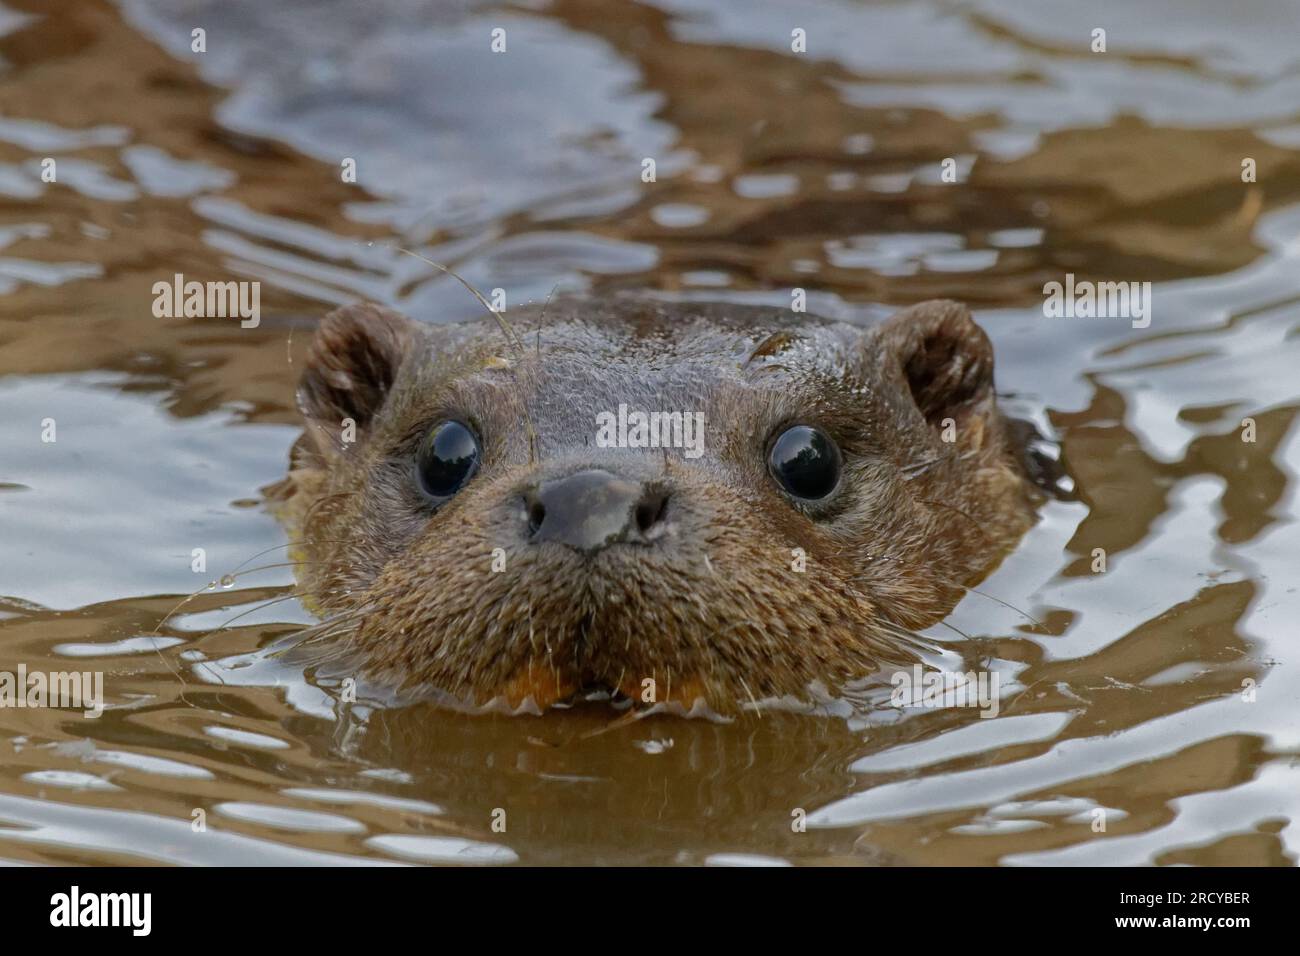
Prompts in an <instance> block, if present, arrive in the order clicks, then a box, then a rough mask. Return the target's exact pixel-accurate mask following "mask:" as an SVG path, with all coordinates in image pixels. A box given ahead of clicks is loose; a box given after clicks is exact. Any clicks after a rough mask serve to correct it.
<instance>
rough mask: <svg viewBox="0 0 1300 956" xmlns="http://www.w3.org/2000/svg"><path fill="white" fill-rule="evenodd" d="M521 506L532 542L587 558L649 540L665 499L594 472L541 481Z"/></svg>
mask: <svg viewBox="0 0 1300 956" xmlns="http://www.w3.org/2000/svg"><path fill="white" fill-rule="evenodd" d="M524 503H525V505H526V507H527V510H528V532H529V535H530V537H531V539H532V540H533V541H555V542H557V543H559V544H567V545H568V546H569V547H571V548H577V549H578V550H579V551H585V552H588V553H590V552H593V551H599V550H600V549H601V548H603V547H605V546H606V545H610V544H614V543H615V542H618V541H625V542H633V543H641V544H644V543H648V542H649V541H651V540H652V539H653V537H654V536H655V532H656V530H657V529H658V528H659V527H660V522H661V520H662V518H663V513H664V506H665V505H666V504H667V503H668V494H667V493H666V492H664V491H660V490H656V489H652V488H647V487H646V486H645V485H643V484H642V483H640V482H638V481H629V480H628V479H626V478H619V477H618V476H617V475H611V474H610V473H609V472H607V471H601V470H599V469H594V468H593V469H588V470H587V471H579V472H577V473H576V474H572V475H569V476H567V477H565V478H556V479H554V480H552V481H547V482H543V483H542V485H541V486H540V487H538V488H536V489H534V490H532V491H530V492H528V493H527V494H526V495H524Z"/></svg>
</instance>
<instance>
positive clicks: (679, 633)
mask: <svg viewBox="0 0 1300 956" xmlns="http://www.w3.org/2000/svg"><path fill="white" fill-rule="evenodd" d="M539 311H540V310H538V309H528V310H523V311H521V312H519V313H517V314H516V313H512V314H511V315H510V320H511V323H512V324H513V325H514V327H515V329H516V330H517V331H518V333H519V335H520V338H521V339H522V341H523V342H524V343H526V346H525V348H524V350H523V351H522V352H520V351H519V350H518V348H517V346H515V345H512V344H511V342H510V341H509V340H507V339H506V338H505V337H504V336H503V335H502V334H501V331H500V329H499V328H498V326H497V325H496V324H495V323H494V322H493V321H492V320H491V319H490V318H485V319H481V320H476V321H473V322H467V323H461V324H457V325H445V326H434V325H422V324H418V323H414V322H411V321H410V320H407V319H405V318H403V317H401V316H400V315H398V314H396V313H394V312H391V311H389V310H386V309H382V308H380V307H378V306H372V305H358V306H351V307H348V308H345V309H341V310H339V311H337V312H335V313H333V314H332V315H330V316H329V317H328V318H327V319H326V320H325V322H324V324H323V325H322V327H321V329H320V331H319V332H318V333H317V337H316V340H315V342H314V343H313V347H312V352H311V356H310V359H309V364H308V368H307V371H306V372H305V373H304V376H303V381H302V385H301V389H300V400H301V404H302V408H303V412H304V415H305V416H306V419H307V423H308V431H307V434H306V435H305V436H304V440H303V441H302V442H300V445H299V448H298V451H297V453H296V454H295V462H294V467H293V469H292V470H291V473H290V480H289V482H288V485H289V486H290V487H291V488H292V489H293V495H292V498H291V507H289V508H288V509H287V515H288V520H289V523H290V525H291V527H292V528H293V529H294V531H295V533H296V534H297V535H298V537H299V538H300V540H301V548H302V552H303V555H302V556H303V557H304V559H305V561H306V563H305V565H304V567H303V569H302V571H301V573H300V580H301V584H302V587H303V590H304V591H305V593H306V595H307V597H308V599H309V601H310V603H311V605H312V606H313V607H314V608H315V609H316V610H317V611H318V612H319V613H321V614H322V615H323V616H326V617H330V616H335V615H339V618H338V620H339V625H338V626H336V627H333V628H331V629H330V633H331V637H330V641H331V642H332V645H333V646H335V647H336V648H337V649H338V650H339V651H340V652H346V653H349V654H352V655H354V656H356V657H357V658H358V659H359V661H360V666H361V669H362V671H363V672H364V673H365V674H366V675H367V676H369V677H370V678H372V679H376V680H379V681H383V682H387V683H391V684H394V685H397V686H400V687H404V688H437V689H439V690H442V691H446V692H449V693H451V694H453V695H456V696H457V697H459V698H463V699H467V700H470V701H473V702H476V703H480V704H481V703H486V702H487V701H489V700H491V699H493V698H503V699H505V700H506V701H507V702H508V703H510V704H511V705H517V704H519V703H520V702H522V701H524V700H525V699H527V698H529V697H531V698H533V700H534V701H535V702H536V704H538V705H539V706H542V707H545V706H548V705H550V704H552V703H555V702H557V701H562V700H563V699H565V698H566V697H569V696H571V695H573V694H574V693H576V692H578V691H580V690H584V689H588V688H591V687H604V688H607V689H610V690H618V691H622V692H623V693H625V694H627V695H628V696H630V697H632V698H633V699H635V700H640V699H642V688H643V684H642V682H643V680H645V679H646V678H651V679H653V680H654V681H655V686H656V699H657V700H660V701H663V700H672V701H677V702H680V703H683V704H685V705H689V704H691V703H692V702H693V701H694V700H695V699H696V698H697V697H700V698H704V699H705V701H706V702H708V703H709V704H710V705H712V706H713V707H715V708H718V709H722V710H727V709H732V708H734V707H735V705H736V704H737V703H738V702H742V701H745V700H750V699H760V698H764V697H771V696H781V695H794V696H796V697H806V695H807V691H808V687H809V685H810V684H812V683H814V682H819V683H820V684H822V685H825V686H827V687H828V688H830V689H832V690H833V689H834V688H836V687H838V686H839V685H841V684H842V683H843V682H845V681H849V680H851V679H853V678H857V677H862V676H866V675H867V674H869V673H871V672H872V671H874V670H876V669H878V668H879V667H880V666H881V665H882V664H884V663H886V662H895V663H903V662H907V661H909V660H910V659H911V655H910V653H909V649H908V641H907V640H906V631H907V630H909V629H914V628H919V627H924V626H928V625H930V624H932V623H934V622H935V621H937V620H939V619H941V618H942V617H943V616H944V615H945V614H946V613H947V612H948V611H949V610H950V609H951V607H952V605H953V604H954V603H955V602H956V600H957V599H958V598H959V597H960V595H961V593H962V590H963V587H964V586H966V585H969V584H973V583H974V582H975V581H977V580H978V579H979V578H981V577H982V576H984V575H985V574H986V573H987V572H988V571H989V570H990V569H991V567H992V566H994V565H995V564H996V563H997V562H998V561H999V560H1001V557H1002V556H1003V554H1004V553H1005V552H1006V550H1007V549H1009V548H1010V547H1011V546H1012V545H1013V544H1014V543H1015V542H1016V541H1017V540H1018V538H1019V537H1020V535H1021V534H1023V532H1024V531H1025V530H1026V529H1027V528H1028V526H1029V525H1030V523H1031V522H1032V521H1033V497H1034V496H1033V492H1032V490H1031V487H1030V485H1029V483H1028V482H1027V480H1026V478H1025V475H1024V472H1023V469H1022V468H1021V466H1020V464H1019V457H1018V450H1017V449H1016V448H1014V447H1012V443H1011V441H1010V439H1009V438H1008V434H1007V429H1006V427H1005V423H1004V422H1003V420H1002V418H1001V417H1000V415H999V413H998V411H997V408H996V404H995V399H994V392H993V356H992V350H991V347H990V345H989V342H988V340H987V338H986V337H985V336H984V333H983V332H982V331H980V329H979V328H978V327H977V326H976V325H975V324H974V323H973V322H972V321H971V319H970V316H969V313H968V312H967V311H966V309H965V308H964V307H962V306H960V305H958V304H956V303H953V302H928V303H924V304H922V305H919V306H915V307H913V308H911V309H908V310H906V311H904V312H902V313H899V314H898V315H896V316H894V317H893V318H892V319H890V320H888V321H887V322H885V323H883V324H881V325H879V326H876V327H871V328H863V327H859V326H854V325H849V324H845V323H837V322H830V321H826V320H822V319H817V318H814V317H809V316H799V315H791V314H788V313H783V312H781V311H779V310H775V309H759V308H752V307H743V306H730V305H722V304H707V305H700V304H681V303H677V304H673V303H666V302H660V301H655V300H649V299H644V298H635V297H612V298H603V299H565V300H558V301H555V302H552V303H551V304H550V306H549V308H548V309H547V310H546V312H545V316H544V317H542V316H540V315H539ZM539 335H540V338H539ZM620 402H625V403H627V404H628V406H629V408H632V409H643V410H646V411H668V412H671V411H683V412H688V411H689V412H703V413H704V415H705V422H706V428H705V444H704V455H703V456H702V457H700V458H698V459H695V460H690V459H687V458H685V457H684V456H683V455H682V452H681V451H680V450H670V451H668V452H665V451H663V450H660V449H645V450H640V449H622V448H613V449H604V448H598V447H596V442H595V434H596V426H595V416H596V414H597V413H598V412H600V411H615V410H616V409H617V407H618V405H619V403H620ZM345 418H351V419H353V420H355V422H356V427H357V439H358V440H357V441H356V442H355V443H354V444H350V445H343V444H341V443H340V429H341V427H342V423H343V419H345ZM446 418H457V419H460V420H462V421H465V422H467V423H469V424H471V425H472V426H473V427H474V429H475V430H476V431H477V433H478V435H479V437H480V441H481V443H482V447H483V463H482V467H481V469H480V471H479V473H478V474H477V475H476V476H475V477H474V478H473V479H472V480H471V481H470V482H469V483H468V484H467V485H466V486H465V487H464V488H463V489H462V490H461V491H460V492H459V493H458V494H457V495H456V496H455V497H453V498H452V499H451V500H450V501H449V502H447V503H446V504H445V505H443V506H441V507H440V508H437V509H436V510H435V509H434V508H433V507H432V506H431V505H430V504H429V503H428V502H427V501H426V500H425V499H424V498H423V496H422V495H421V493H420V491H419V490H418V488H417V485H416V482H415V478H414V465H413V457H414V452H415V448H416V445H417V444H418V443H419V441H420V439H421V438H422V437H423V436H424V435H425V434H426V433H427V431H428V430H429V429H430V428H431V427H432V426H434V425H435V424H437V423H438V422H440V421H442V420H444V419H446ZM946 419H952V420H953V424H954V425H955V430H956V441H955V443H945V442H944V441H942V440H941V430H942V428H943V425H944V421H945V420H946ZM796 423H803V424H812V425H817V426H819V427H820V428H822V429H823V430H824V431H825V432H826V433H827V434H828V435H830V436H831V437H832V438H833V439H834V440H835V441H836V442H837V443H838V444H839V446H840V448H841V449H842V452H843V458H844V472H843V479H842V481H841V485H840V488H839V490H838V491H836V492H835V493H834V494H833V495H831V496H830V498H829V499H827V500H826V501H825V502H824V503H820V504H818V505H816V506H809V505H806V504H802V503H795V502H794V501H793V500H792V499H790V498H788V497H787V496H786V495H785V494H784V493H783V492H782V491H781V489H780V488H779V486H778V485H777V484H776V483H775V481H774V480H773V479H772V477H771V476H770V475H769V474H768V472H767V468H766V453H767V447H768V443H769V441H770V440H771V438H772V436H773V435H774V433H775V432H776V431H779V430H780V429H781V428H782V427H785V426H787V425H790V424H796ZM530 428H531V429H532V430H533V431H534V433H535V441H530V437H529V431H530ZM530 446H533V447H530ZM591 467H600V468H604V469H606V470H609V471H612V472H614V473H616V474H618V475H620V476H624V477H627V478H629V479H632V480H641V481H654V482H656V483H657V484H660V485H662V486H664V487H665V488H667V489H668V490H669V492H670V498H669V505H668V509H669V510H668V511H667V513H666V514H665V519H664V520H665V522H666V526H667V532H668V533H666V534H665V535H664V536H663V537H661V538H660V539H659V540H657V541H655V542H654V543H653V544H652V545H649V546H647V545H645V544H630V543H629V544H616V545H612V546H610V547H607V548H605V549H604V550H602V551H599V552H597V553H596V554H594V555H590V556H584V555H582V554H581V553H579V552H577V551H573V550H570V549H568V548H566V547H564V546H563V545H560V544H556V543H554V542H543V543H537V542H533V541H529V540H527V535H526V533H525V531H524V526H525V517H524V508H523V505H522V500H523V495H524V494H525V493H527V491H528V490H529V489H530V488H533V487H535V486H536V485H537V484H539V483H540V482H541V481H543V480H546V479H551V478H555V477H557V476H562V475H567V474H572V473H573V472H575V471H578V470H581V469H584V468H591ZM496 548H501V549H503V550H504V552H505V555H506V567H505V570H504V571H501V572H499V573H497V572H493V570H492V567H491V566H492V555H493V549H496ZM796 548H800V549H803V551H804V552H805V553H806V556H807V567H806V570H805V571H803V572H798V571H795V570H793V569H792V562H793V561H794V552H793V549H796Z"/></svg>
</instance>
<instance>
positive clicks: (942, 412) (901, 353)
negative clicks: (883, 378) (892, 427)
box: [880, 299, 993, 424]
mask: <svg viewBox="0 0 1300 956" xmlns="http://www.w3.org/2000/svg"><path fill="white" fill-rule="evenodd" d="M880 333H881V340H882V341H883V343H884V345H885V348H886V350H887V351H888V352H890V353H892V355H893V356H894V358H895V359H896V360H897V362H898V365H899V368H900V369H901V370H902V372H903V375H904V377H905V378H906V379H907V384H908V387H909V388H910V389H911V392H912V399H913V400H914V401H915V402H916V407H917V408H919V409H920V410H921V414H922V415H924V416H925V419H926V421H928V422H930V423H931V424H937V423H938V422H941V421H942V420H943V419H945V418H949V417H952V418H958V417H960V416H961V413H962V412H964V411H967V410H970V409H973V408H974V407H976V406H978V405H979V404H980V403H982V402H985V401H987V400H988V399H990V398H992V396H993V346H992V344H991V343H990V342H989V339H988V336H987V335H985V334H984V330H983V329H981V328H980V327H979V326H978V325H976V324H975V321H974V320H973V319H972V318H971V317H970V310H969V309H967V308H966V307H965V306H964V305H962V304H961V303H959V302H952V301H949V300H946V299H936V300H934V301H931V302H922V303H920V304H919V305H914V306H912V307H911V308H908V309H904V310H903V311H902V312H898V313H896V314H895V315H892V316H890V317H889V318H888V319H887V320H886V321H885V323H884V325H882V326H881V329H880Z"/></svg>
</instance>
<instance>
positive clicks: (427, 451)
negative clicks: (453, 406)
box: [415, 421, 480, 498]
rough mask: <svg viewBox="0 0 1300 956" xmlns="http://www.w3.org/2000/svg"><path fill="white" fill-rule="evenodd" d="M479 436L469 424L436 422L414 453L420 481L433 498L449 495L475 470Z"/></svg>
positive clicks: (471, 475) (448, 496) (458, 489)
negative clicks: (475, 435) (476, 435)
mask: <svg viewBox="0 0 1300 956" xmlns="http://www.w3.org/2000/svg"><path fill="white" fill-rule="evenodd" d="M479 455H480V452H479V446H478V439H477V438H475V437H474V433H473V432H472V431H470V429H469V426H468V425H463V424H461V423H460V422H456V421H449V422H442V423H441V424H439V425H435V426H434V427H433V428H432V429H431V430H430V431H429V434H427V435H425V436H424V440H423V441H422V442H420V448H419V450H418V451H417V452H416V453H415V469H416V471H417V472H418V473H419V475H420V484H421V485H422V486H423V488H424V490H425V492H426V493H427V494H428V495H430V496H431V497H434V498H450V497H451V496H452V495H454V494H455V493H456V492H458V491H460V489H461V487H462V486H463V485H464V484H465V482H467V481H469V480H470V478H472V477H474V472H476V471H478V461H479Z"/></svg>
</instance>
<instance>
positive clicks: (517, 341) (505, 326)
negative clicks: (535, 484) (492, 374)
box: [394, 246, 554, 465]
mask: <svg viewBox="0 0 1300 956" xmlns="http://www.w3.org/2000/svg"><path fill="white" fill-rule="evenodd" d="M394 248H395V249H397V251H398V252H401V253H405V254H406V255H408V256H410V257H411V258H412V259H419V260H420V261H421V262H425V263H428V264H429V265H431V266H433V267H434V268H435V269H438V270H439V271H441V272H445V273H446V274H447V275H449V276H451V277H452V278H453V279H455V280H456V281H457V282H459V283H460V284H461V285H463V286H464V287H465V288H466V289H468V290H469V292H470V294H471V295H472V296H474V298H476V299H478V301H479V303H480V304H482V306H483V308H485V309H487V312H488V315H490V316H492V318H493V319H495V320H496V323H497V325H499V326H500V327H501V331H502V333H503V334H504V335H505V337H506V339H507V340H508V341H509V342H510V344H511V345H513V346H514V348H515V353H516V354H517V355H518V356H519V357H520V358H522V357H523V355H524V340H523V339H521V338H520V337H519V333H517V332H516V331H515V330H514V327H513V326H512V325H511V324H510V323H509V322H507V321H506V319H505V316H503V315H502V314H501V313H500V312H498V311H497V310H496V309H494V308H492V303H490V302H488V300H487V297H486V296H484V295H483V293H482V292H480V291H479V290H478V289H476V288H474V286H472V285H471V284H470V283H469V282H468V281H467V280H466V279H465V278H464V277H463V276H461V275H460V274H459V273H457V272H456V271H455V270H453V269H449V268H448V267H447V266H444V265H443V264H442V263H440V262H434V261H433V260H432V259H430V258H428V257H426V256H422V255H420V254H419V253H416V252H412V251H411V250H410V249H403V248H402V247H401V246H394ZM551 291H552V292H554V289H552V290H551ZM546 301H547V303H548V304H549V303H550V298H549V297H548V298H547V300H546ZM540 334H541V330H540V329H538V335H539V336H540ZM539 350H540V349H539ZM515 377H516V379H518V375H517V374H516V376H515ZM519 407H520V410H521V411H522V412H523V413H524V424H525V425H526V426H527V429H528V463H529V464H530V465H535V464H536V463H537V429H536V427H534V425H533V419H532V416H531V415H529V414H528V406H527V404H526V403H525V402H524V401H523V400H522V399H521V400H520V405H519Z"/></svg>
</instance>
